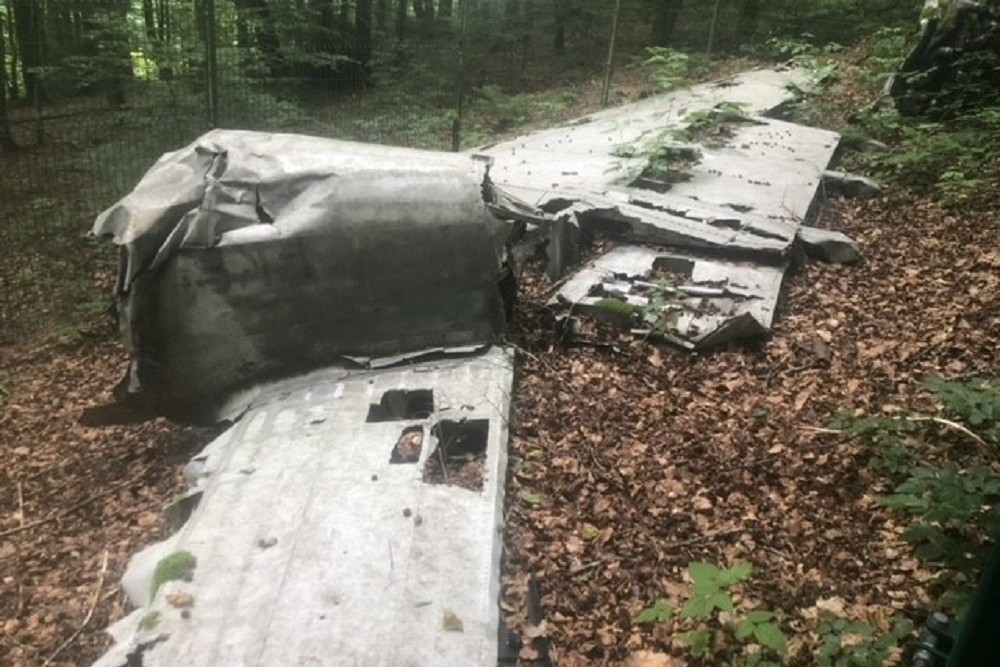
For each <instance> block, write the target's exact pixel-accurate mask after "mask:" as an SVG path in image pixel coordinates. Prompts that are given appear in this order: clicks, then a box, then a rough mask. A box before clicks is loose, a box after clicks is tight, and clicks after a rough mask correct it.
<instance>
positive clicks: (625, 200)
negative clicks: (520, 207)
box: [482, 68, 840, 349]
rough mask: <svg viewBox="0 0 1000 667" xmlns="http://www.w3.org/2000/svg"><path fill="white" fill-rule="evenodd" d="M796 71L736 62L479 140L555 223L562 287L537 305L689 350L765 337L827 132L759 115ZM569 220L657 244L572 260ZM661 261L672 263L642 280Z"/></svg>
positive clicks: (553, 241)
mask: <svg viewBox="0 0 1000 667" xmlns="http://www.w3.org/2000/svg"><path fill="white" fill-rule="evenodd" d="M808 80H809V74H808V73H806V72H804V71H802V70H796V69H787V68H784V69H766V70H755V71H751V72H745V73H743V74H740V75H738V76H735V77H732V78H731V79H728V80H725V81H720V82H714V83H707V84H703V85H700V86H694V87H692V88H690V89H686V90H679V91H674V92H671V93H668V94H665V95H659V96H656V97H652V98H648V99H646V100H643V101H641V102H639V103H636V104H629V105H625V106H621V107H617V108H613V109H607V110H605V111H602V112H600V113H597V114H593V115H591V116H587V117H585V118H581V119H579V120H578V121H576V122H572V123H569V124H567V125H564V126H562V127H558V128H552V129H547V130H542V131H540V132H535V133H532V134H529V135H525V136H522V137H518V138H516V139H512V140H510V141H506V142H503V143H501V144H497V145H493V146H489V147H486V148H484V149H482V150H483V152H484V153H485V154H488V155H490V156H492V157H493V158H494V160H495V164H494V168H493V169H492V172H491V174H492V177H493V178H494V179H495V180H496V182H497V183H498V185H500V186H502V187H503V188H504V190H505V191H507V192H509V193H512V194H513V195H514V196H517V197H519V198H521V199H523V200H524V201H525V202H528V203H529V204H532V205H534V206H537V207H538V208H539V209H541V210H544V211H546V212H547V213H549V214H550V215H552V216H554V217H556V218H557V219H558V220H559V222H560V223H561V224H555V225H551V226H550V227H549V229H550V234H549V258H550V262H549V277H550V278H551V279H553V280H557V279H561V278H562V279H564V280H565V283H564V284H563V285H562V288H561V289H560V291H559V293H558V295H557V297H556V298H555V299H553V301H552V302H551V304H550V305H552V306H553V307H554V308H556V309H557V310H560V311H562V312H564V313H587V314H589V315H591V316H594V317H604V318H606V319H608V318H610V319H613V320H616V321H619V322H620V323H621V324H627V325H630V326H632V327H635V328H640V329H645V330H647V331H653V332H655V333H657V334H659V335H661V336H663V337H665V338H666V339H668V340H670V341H672V342H674V343H676V344H678V345H680V346H682V347H685V348H689V349H692V348H704V347H709V346H712V345H718V344H721V343H724V342H726V341H730V340H733V339H737V338H746V337H754V336H758V335H761V334H763V333H766V332H767V331H768V330H769V329H770V327H771V324H772V321H773V319H774V311H775V305H776V304H777V302H778V298H779V295H780V292H781V285H782V279H783V277H784V272H785V269H786V267H787V265H788V259H789V255H790V253H791V250H792V246H793V244H795V243H796V233H797V231H798V230H799V228H800V225H801V224H802V222H803V221H804V220H806V219H808V218H809V217H810V215H811V213H812V209H813V205H814V202H815V200H816V196H817V192H818V190H819V188H820V185H821V183H822V178H823V173H824V170H826V169H827V167H828V166H829V163H830V161H831V160H832V159H833V156H834V153H835V151H836V149H837V145H838V143H839V141H840V137H839V135H837V134H836V133H834V132H830V131H827V130H822V129H817V128H811V127H804V126H801V125H796V124H793V123H787V122H784V121H780V120H775V119H772V118H767V117H765V116H764V115H763V114H766V113H767V112H768V111H770V110H772V109H774V108H776V107H779V106H780V105H781V104H783V103H785V102H788V101H790V100H792V99H794V97H795V94H796V93H795V88H796V87H803V86H805V85H807V83H808ZM737 111H738V112H737ZM712 114H716V116H713V115H712ZM724 114H729V115H730V116H729V120H728V121H727V120H720V121H718V123H717V124H716V125H713V122H714V121H710V119H712V118H716V117H724ZM697 123H700V124H701V125H699V126H697V127H700V128H701V130H700V131H701V134H699V131H694V130H692V128H694V127H696V124H697ZM706 126H707V127H710V128H711V130H712V131H714V133H706V132H705V130H704V128H705V127H706ZM580 228H583V229H587V228H591V229H596V230H603V231H605V232H612V233H614V234H615V235H616V236H618V237H619V238H620V239H621V240H622V241H623V242H625V243H629V244H647V245H648V246H659V248H652V247H646V245H644V246H638V245H623V246H620V247H618V248H615V249H614V250H612V251H610V252H608V253H607V254H605V255H603V256H601V257H599V258H597V259H596V260H594V261H593V262H592V263H590V264H589V265H587V266H584V267H581V268H574V267H572V266H571V264H572V263H573V261H574V260H575V259H576V257H577V256H578V254H579V253H578V252H577V248H576V247H575V244H576V242H577V241H576V239H577V238H578V237H579V231H578V230H579V229H580ZM574 229H576V230H577V231H576V232H574ZM661 265H672V266H675V267H682V268H681V270H679V271H677V272H675V275H673V276H670V277H667V278H664V277H660V278H656V277H655V275H654V274H656V271H655V269H656V268H657V267H658V266H661ZM566 272H572V273H571V275H569V276H567V277H565V278H563V274H564V273H566ZM651 275H653V276H654V277H652V278H651V277H650V276H651Z"/></svg>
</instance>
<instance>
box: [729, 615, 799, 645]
mask: <svg viewBox="0 0 1000 667" xmlns="http://www.w3.org/2000/svg"><path fill="white" fill-rule="evenodd" d="M734 634H735V635H736V638H737V639H739V640H741V641H747V640H749V639H754V640H756V641H757V643H758V644H760V645H761V646H764V647H767V648H769V649H771V650H772V651H774V652H775V653H777V654H779V655H780V654H782V653H784V652H785V651H786V650H787V649H788V640H786V639H785V635H784V634H783V633H782V632H781V628H779V627H778V625H777V623H775V616H774V612H770V611H763V610H755V611H751V612H749V613H747V615H746V617H745V618H743V620H741V621H740V622H739V623H737V624H736V630H735V633H734Z"/></svg>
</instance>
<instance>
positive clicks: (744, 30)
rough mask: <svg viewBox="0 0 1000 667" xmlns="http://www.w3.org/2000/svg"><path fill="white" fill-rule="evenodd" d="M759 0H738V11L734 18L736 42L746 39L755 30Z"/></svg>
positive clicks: (758, 16) (758, 17) (758, 12)
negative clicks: (736, 16)
mask: <svg viewBox="0 0 1000 667" xmlns="http://www.w3.org/2000/svg"><path fill="white" fill-rule="evenodd" d="M760 10H761V0H740V13H739V17H738V18H737V19H736V43H737V44H743V43H744V42H746V41H748V40H749V39H750V38H751V37H752V36H753V34H754V32H756V30H757V22H758V21H759V20H760Z"/></svg>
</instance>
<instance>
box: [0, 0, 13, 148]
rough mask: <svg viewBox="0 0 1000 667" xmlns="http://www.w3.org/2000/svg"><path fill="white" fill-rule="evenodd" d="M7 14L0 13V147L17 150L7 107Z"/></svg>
mask: <svg viewBox="0 0 1000 667" xmlns="http://www.w3.org/2000/svg"><path fill="white" fill-rule="evenodd" d="M5 18H6V16H5V15H4V14H2V13H0V148H3V149H4V150H5V151H8V152H10V151H14V150H17V142H16V141H14V133H13V132H12V131H11V129H10V115H9V112H8V109H7V95H8V90H9V86H8V85H7V67H6V65H5V63H6V62H7V37H6V33H5V32H4V31H5V28H6V23H7V22H6V20H5Z"/></svg>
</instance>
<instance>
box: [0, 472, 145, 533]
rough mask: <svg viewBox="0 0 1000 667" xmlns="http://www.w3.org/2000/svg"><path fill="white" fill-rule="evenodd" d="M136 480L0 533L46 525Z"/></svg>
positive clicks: (115, 486)
mask: <svg viewBox="0 0 1000 667" xmlns="http://www.w3.org/2000/svg"><path fill="white" fill-rule="evenodd" d="M134 482H135V480H133V479H127V480H125V481H124V482H122V483H120V484H115V485H114V486H112V487H111V488H110V489H108V490H107V491H101V492H100V493H98V494H97V495H94V496H90V497H89V498H87V499H86V500H83V501H81V502H79V503H77V504H76V505H72V506H71V507H67V508H66V509H64V510H62V511H61V512H56V513H55V514H50V515H49V516H47V517H45V518H44V519H39V520H38V521H32V522H31V523H22V524H21V525H20V526H18V527H17V528H11V529H10V530H5V531H4V532H2V533H0V537H10V536H11V535H16V534H18V533H20V532H23V531H26V530H31V529H32V528H38V527H39V526H44V525H45V524H47V523H51V522H53V521H56V520H58V519H61V518H63V517H64V516H68V515H70V514H72V513H73V512H76V511H77V510H79V509H81V508H83V507H86V506H87V505H89V504H90V503H92V502H94V501H95V500H100V499H101V498H104V497H106V496H110V495H111V494H112V493H115V492H117V491H120V490H121V489H123V488H125V487H126V486H128V485H129V484H132V483H134Z"/></svg>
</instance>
